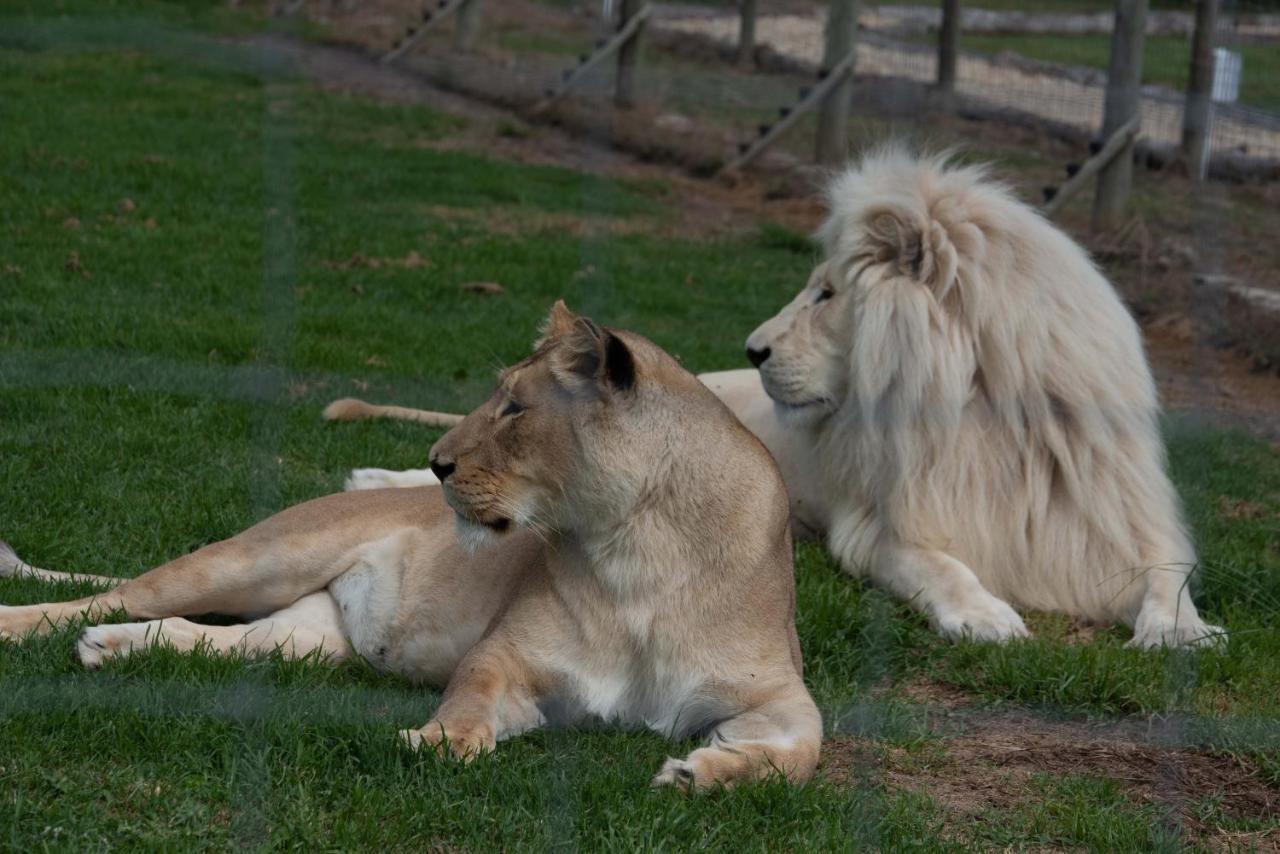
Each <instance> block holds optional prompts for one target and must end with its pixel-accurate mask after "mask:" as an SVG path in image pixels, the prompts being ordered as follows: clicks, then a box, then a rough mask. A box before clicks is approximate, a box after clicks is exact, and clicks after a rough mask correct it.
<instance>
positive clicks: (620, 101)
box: [613, 0, 646, 110]
mask: <svg viewBox="0 0 1280 854" xmlns="http://www.w3.org/2000/svg"><path fill="white" fill-rule="evenodd" d="M645 3H646V0H622V19H621V20H620V21H619V22H618V28H619V29H622V28H623V27H625V26H626V25H627V23H628V22H629V21H630V20H631V19H632V18H633V17H634V16H635V15H636V14H638V13H639V12H640V10H641V9H642V8H644V5H645ZM643 31H644V25H643V24H641V26H640V27H639V28H638V29H637V30H636V34H635V35H634V36H632V37H631V38H630V39H628V40H627V42H626V43H625V44H624V45H622V47H621V48H620V49H619V50H618V76H617V80H616V83H615V88H614V91H613V103H614V106H616V107H618V108H620V109H623V110H629V109H631V108H632V107H634V106H635V105H636V65H637V64H638V63H639V62H640V38H641V33H642V32H643Z"/></svg>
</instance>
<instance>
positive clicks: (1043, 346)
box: [326, 150, 1221, 647]
mask: <svg viewBox="0 0 1280 854" xmlns="http://www.w3.org/2000/svg"><path fill="white" fill-rule="evenodd" d="M827 202H828V206H829V209H830V215H829V217H828V219H827V221H826V223H825V224H824V225H823V226H822V228H821V230H820V232H819V236H820V237H821V240H822V242H823V244H824V246H825V249H826V259H825V260H824V261H823V262H822V263H821V264H819V265H818V267H817V269H816V270H814V271H813V273H812V275H811V276H810V277H809V281H808V283H807V284H806V285H805V287H804V288H803V289H801V291H800V293H799V294H798V295H797V296H796V297H795V299H794V300H793V301H792V302H791V304H790V305H788V306H786V307H785V308H784V309H783V310H782V311H781V312H780V313H779V314H778V315H777V316H776V317H774V318H772V319H770V320H768V321H766V322H765V323H764V324H762V325H761V326H760V327H759V328H758V329H757V330H755V332H753V333H752V334H751V336H750V337H749V338H748V339H747V343H746V346H747V355H748V358H749V359H750V361H751V362H752V363H753V364H754V365H756V367H757V368H758V370H741V371H726V372H720V373H712V374H703V375H701V377H700V379H702V381H703V382H704V383H706V384H707V385H708V386H709V387H710V388H711V389H712V390H713V391H714V392H715V393H716V394H717V395H719V396H720V397H721V399H722V400H724V402H725V403H726V404H727V405H728V406H729V407H730V409H732V410H733V411H734V413H735V414H736V415H737V416H738V417H739V418H740V419H741V420H742V421H743V423H744V424H745V425H746V426H747V427H748V428H749V429H750V430H751V431H752V432H753V433H755V434H756V435H757V436H758V437H760V439H761V440H762V441H763V442H764V443H765V445H767V446H768V448H769V450H770V452H771V453H772V454H773V456H774V457H775V458H776V460H777V462H778V465H779V468H780V469H781V470H782V474H783V477H784V478H785V480H786V484H787V488H788V490H789V491H790V493H791V508H792V513H793V517H794V520H795V524H796V527H797V529H799V530H800V531H804V532H812V533H814V534H816V535H819V536H821V537H823V538H824V539H825V541H826V543H827V546H828V548H829V549H830V550H831V553H832V554H833V555H834V556H835V557H836V559H837V560H839V562H840V563H841V565H842V566H843V567H844V568H845V569H846V570H847V571H849V572H850V573H852V574H855V575H866V576H869V577H870V578H871V579H873V580H874V581H876V582H877V583H879V584H881V585H883V586H885V587H887V588H888V589H890V590H892V591H893V592H894V593H896V594H898V595H899V596H902V597H903V598H905V599H909V600H910V601H911V602H912V604H913V605H914V606H915V607H917V608H919V609H920V610H921V611H923V612H924V614H925V615H926V616H927V617H928V619H929V621H930V622H931V623H932V625H933V626H934V627H935V629H936V630H937V631H939V632H940V633H941V634H943V635H944V636H946V637H950V638H960V637H970V638H975V639H979V640H995V641H1001V640H1006V639H1009V638H1015V637H1021V636H1024V635H1026V634H1027V628H1026V626H1025V625H1024V624H1023V621H1022V618H1021V617H1020V616H1019V615H1018V613H1017V611H1015V610H1014V608H1015V606H1016V607H1020V608H1034V609H1038V610H1046V611H1061V612H1065V613H1067V614H1072V615H1075V616H1078V617H1083V618H1086V619H1089V620H1092V621H1097V622H1113V621H1119V622H1123V623H1125V624H1127V625H1130V626H1132V627H1133V630H1134V631H1133V640H1132V643H1133V644H1134V645H1135V646H1141V647H1155V646H1161V645H1179V644H1190V643H1199V642H1203V641H1209V640H1213V639H1215V638H1217V637H1220V636H1221V630H1220V629H1218V628H1216V627H1214V626H1210V625H1207V624H1206V623H1205V622H1204V621H1203V620H1201V619H1200V616H1199V615H1198V614H1197V613H1196V608H1195V605H1194V604H1193V603H1192V601H1191V595H1190V592H1189V590H1188V580H1189V578H1190V575H1191V571H1192V569H1193V568H1194V566H1195V563H1196V556H1195V551H1194V549H1193V548H1192V546H1191V542H1190V538H1189V537H1188V535H1187V533H1186V529H1185V526H1184V524H1183V522H1182V519H1181V513H1180V508H1179V503H1178V497H1177V494H1176V493H1175V491H1174V489H1173V485H1172V484H1171V483H1170V481H1169V478H1168V476H1167V475H1166V473H1165V459H1164V447H1163V444H1162V442H1161V438H1160V430H1159V423H1158V419H1159V414H1160V410H1159V404H1158V402H1157V399H1156V390H1155V384H1154V383H1153V381H1152V378H1151V371H1150V368H1149V367H1148V365H1147V360H1146V358H1145V356H1144V354H1143V351H1142V339H1141V336H1140V335H1139V332H1138V327H1137V325H1136V324H1135V323H1134V322H1133V319H1132V318H1131V317H1130V316H1129V314H1128V312H1127V311H1126V310H1125V307H1124V305H1123V303H1121V301H1120V299H1119V298H1118V296H1117V295H1116V292H1115V290H1114V289H1113V288H1112V286H1111V284H1110V283H1109V282H1107V280H1106V279H1105V278H1104V277H1103V276H1102V275H1101V273H1099V271H1098V269H1097V268H1096V267H1095V266H1094V265H1093V263H1092V262H1091V261H1090V260H1089V258H1088V256H1087V255H1086V254H1085V252H1084V251H1083V250H1082V249H1081V248H1080V247H1079V246H1078V245H1077V244H1076V243H1075V242H1074V241H1072V240H1071V239H1070V238H1069V237H1068V236H1067V235H1065V234H1063V233H1062V232H1061V231H1060V230H1058V229H1057V228H1055V227H1054V226H1053V225H1052V224H1051V223H1049V222H1048V221H1046V220H1045V219H1044V218H1043V217H1042V216H1041V215H1040V214H1039V213H1038V212H1037V211H1035V210H1033V209H1031V208H1029V207H1028V206H1027V205H1025V204H1023V203H1022V202H1020V201H1018V200H1017V199H1015V198H1014V197H1013V196H1012V194H1010V193H1009V192H1008V191H1007V190H1006V189H1005V188H1004V187H1002V186H1001V185H999V184H997V183H996V182H994V181H992V180H991V179H990V178H989V176H988V174H987V172H986V171H985V170H984V169H982V168H980V167H973V166H968V167H960V166H956V165H954V164H952V163H950V162H949V161H948V160H947V159H946V158H944V157H923V158H921V157H915V156H912V155H909V154H907V153H905V152H903V151H899V150H888V151H883V152H879V153H876V154H873V155H871V156H868V157H866V158H865V159H864V160H863V161H862V162H861V163H859V164H856V165H854V166H852V167H850V168H849V169H848V170H847V171H845V172H844V173H843V174H841V175H839V176H837V177H835V178H834V180H833V181H832V182H831V184H830V186H829V188H828V191H827ZM376 415H392V416H397V417H403V416H404V411H403V410H400V411H396V410H391V411H387V410H385V409H383V408H379V407H369V406H368V405H367V404H363V403H361V402H358V401H338V402H335V403H334V404H333V405H331V406H330V408H329V409H328V410H327V411H326V416H327V417H330V418H354V417H367V416H376ZM448 417H449V416H442V415H440V414H439V413H426V417H425V420H427V421H429V422H434V423H447V419H448ZM424 479H426V480H429V479H430V472H427V471H416V472H415V471H409V472H386V471H383V470H380V469H358V470H356V471H355V472H353V473H352V476H351V478H350V479H349V481H348V488H352V489H360V488H368V487H370V486H373V485H379V486H407V485H412V484H415V483H421V482H423V480H424Z"/></svg>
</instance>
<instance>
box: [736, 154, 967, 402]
mask: <svg viewBox="0 0 1280 854" xmlns="http://www.w3.org/2000/svg"><path fill="white" fill-rule="evenodd" d="M977 174H979V170H977V169H974V168H971V167H959V168H957V167H953V166H949V165H948V164H947V162H946V159H945V158H935V159H933V160H925V161H923V166H922V161H920V160H918V159H916V158H913V157H910V156H908V155H906V154H904V153H902V152H896V151H888V152H882V153H879V154H876V155H872V156H870V157H868V158H867V159H865V160H864V161H863V162H862V163H860V164H858V165H856V166H854V167H852V168H850V169H849V170H848V171H847V172H845V173H844V174H842V175H840V176H839V177H837V178H836V179H835V180H834V181H832V183H831V185H830V186H829V187H828V190H827V200H828V206H829V209H830V211H831V213H830V215H829V217H828V218H827V221H826V223H825V224H824V225H823V226H822V228H821V229H820V231H819V233H818V236H819V238H820V239H821V240H822V242H823V244H824V247H825V249H826V255H827V258H826V260H825V261H823V262H822V263H820V264H819V265H818V266H817V268H816V269H814V271H813V273H812V274H811V275H810V277H809V281H808V283H807V284H806V285H805V286H804V288H803V289H802V290H801V291H800V293H799V294H798V295H797V296H796V297H795V298H794V299H793V300H792V301H791V303H790V304H788V305H787V306H786V307H785V308H783V309H782V311H780V312H779V313H778V314H777V315H775V316H774V317H772V318H770V319H769V320H767V321H765V322H764V323H763V324H761V325H760V326H759V328H757V329H756V330H755V331H754V332H752V333H751V335H750V337H748V338H747V342H746V347H747V357H748V358H749V359H750V360H751V362H752V364H754V365H755V366H756V367H757V368H759V370H760V378H761V380H762V382H763V384H764V388H765V391H766V392H767V393H768V394H769V396H770V397H771V398H772V399H773V400H774V402H775V404H776V406H777V410H778V413H779V416H780V417H782V418H785V419H787V420H789V421H791V422H793V423H795V422H798V423H801V424H818V423H821V422H822V421H824V420H825V419H826V418H827V417H828V416H830V415H831V414H832V413H834V412H836V411H838V410H840V409H842V408H843V407H844V406H845V404H846V403H847V402H849V401H850V400H851V399H856V400H857V401H860V402H861V404H862V405H863V407H864V408H874V407H875V406H877V402H878V401H880V400H881V398H882V396H883V395H884V394H885V393H886V392H893V391H907V392H909V393H918V389H914V388H910V389H900V388H898V386H901V385H903V384H906V385H911V386H914V385H915V384H916V383H918V382H922V381H927V379H928V377H929V376H930V375H931V374H932V373H933V372H934V371H935V368H937V367H938V366H939V364H940V363H942V362H947V361H949V362H950V363H951V364H948V365H943V366H942V369H944V370H950V369H952V368H953V367H956V366H957V365H958V363H959V362H961V361H963V360H964V359H963V357H957V356H955V355H954V353H952V352H944V351H948V350H955V349H957V348H958V347H959V344H960V342H959V341H958V340H952V339H954V338H955V332H956V330H955V329H954V328H953V323H952V319H953V318H955V317H957V316H960V315H964V314H965V312H963V311H961V310H960V308H961V306H960V303H961V299H962V296H971V295H962V294H961V291H962V290H963V289H964V288H965V287H966V285H965V281H964V279H965V276H964V275H963V273H962V272H961V271H962V269H963V268H964V267H965V266H966V265H967V264H974V263H976V261H975V258H976V256H980V255H981V254H982V251H983V233H982V230H981V225H982V221H981V218H982V215H983V213H984V212H983V205H982V199H981V198H976V199H975V198H974V197H975V196H976V195H978V194H977V192H976V191H974V190H972V189H970V186H971V185H973V184H974V183H975V180H974V176H975V175H977ZM940 199H946V201H945V202H943V201H939V200H940ZM974 272H975V269H974V268H973V267H970V269H969V273H970V274H971V275H970V278H972V277H973V276H972V274H973V273H974ZM974 307H975V306H974V305H973V304H972V302H971V303H970V305H968V306H966V307H965V308H966V310H967V312H968V317H967V318H966V319H967V320H969V321H972V319H973V318H972V310H973V309H974ZM864 414H868V413H864Z"/></svg>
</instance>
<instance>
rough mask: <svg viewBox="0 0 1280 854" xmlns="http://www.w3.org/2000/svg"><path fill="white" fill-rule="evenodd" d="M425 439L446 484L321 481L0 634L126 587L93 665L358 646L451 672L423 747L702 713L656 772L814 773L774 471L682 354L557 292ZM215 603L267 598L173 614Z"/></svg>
mask: <svg viewBox="0 0 1280 854" xmlns="http://www.w3.org/2000/svg"><path fill="white" fill-rule="evenodd" d="M619 366H621V367H619ZM623 369H625V370H626V374H625V376H624V375H623V373H622V371H623ZM611 372H612V373H611ZM517 397H518V398H519V400H520V401H521V402H520V404H519V405H518V406H517V404H516V403H515V400H516V398H517ZM432 456H433V461H434V463H433V464H434V465H435V467H436V468H437V470H438V471H441V472H443V473H444V474H443V475H442V476H443V477H444V479H445V483H444V485H443V486H427V487H421V488H416V489H383V490H365V491H358V492H346V493H341V494H338V495H332V496H327V497H324V498H320V499H316V500H314V501H310V502H307V503H305V504H301V505H298V506H296V507H293V508H290V509H288V510H285V511H283V512H281V513H279V514H277V515H275V516H273V517H271V518H270V519H267V520H265V521H264V522H262V523H260V524H258V525H256V526H254V527H252V528H250V529H248V530H247V531H245V532H243V533H241V534H239V535H237V536H235V537H232V538H231V539H229V540H225V541H223V542H220V543H215V544H213V545H210V546H206V547H205V548H203V549H200V550H199V551H196V552H194V553H192V554H190V555H187V556H185V557H181V558H178V559H177V560H175V561H173V562H171V563H168V564H165V565H164V566H161V567H158V568H156V569H154V570H152V571H150V572H148V573H146V574H144V575H142V576H140V577H138V578H136V579H133V580H129V581H125V582H124V583H121V584H119V586H115V587H114V588H113V589H111V590H109V591H107V592H105V593H103V594H101V595H99V596H95V597H89V598H86V599H82V600H77V601H74V602H66V603H53V604H47V605H32V606H23V607H3V606H0V632H3V633H7V634H9V635H15V636H16V635H21V634H23V633H26V632H28V631H32V630H37V631H38V630H41V629H42V628H47V627H48V626H50V625H53V624H56V623H59V622H63V621H65V620H68V619H71V618H74V617H77V616H81V615H84V616H88V617H89V618H90V619H96V618H99V617H101V616H102V615H103V614H105V613H108V612H110V611H112V610H117V609H122V610H124V611H125V612H126V613H127V614H128V615H129V616H130V617H132V618H134V619H143V620H146V621H147V622H138V623H125V624H116V625H102V626H94V627H91V628H89V629H87V630H86V631H85V634H84V635H83V637H82V639H81V642H80V646H79V651H80V656H81V658H82V660H83V661H84V662H85V663H86V664H88V665H93V666H96V665H97V664H100V663H101V662H102V661H103V660H104V659H106V658H110V657H113V656H117V655H124V654H128V653H129V652H130V651H132V650H136V649H141V648H145V647H146V646H148V645H150V644H154V643H156V642H158V641H162V640H163V641H166V642H168V643H172V644H174V645H176V646H178V647H180V648H185V649H191V648H193V647H195V646H196V645H198V644H209V645H211V646H212V648H214V649H218V650H231V649H250V650H252V649H257V650H270V649H280V650H281V651H282V652H284V653H285V654H289V655H304V654H308V653H311V652H314V651H322V652H325V653H328V654H330V655H332V656H334V657H335V658H341V657H342V656H344V655H348V654H350V653H351V652H354V653H356V654H358V655H360V656H361V657H363V658H365V659H366V660H368V661H369V662H370V663H371V664H373V665H374V666H375V667H377V668H380V669H383V670H386V671H389V672H394V673H398V674H401V675H404V676H407V677H409V678H412V679H415V680H419V681H423V682H427V683H429V684H433V685H446V684H447V686H448V687H447V689H446V691H445V696H444V700H443V702H442V704H441V705H440V707H439V709H437V711H436V715H435V718H434V719H433V720H432V721H431V722H429V723H428V724H427V725H426V726H425V727H423V728H422V729H420V730H413V731H407V732H406V733H405V738H406V739H407V740H408V741H409V742H410V744H412V745H414V746H417V745H420V744H431V745H438V744H440V743H442V742H447V744H448V747H449V749H450V750H452V751H453V752H455V753H456V754H458V755H468V754H472V753H476V752H481V751H485V750H488V749H491V748H492V747H493V746H494V745H495V744H496V742H497V741H500V740H501V739H503V738H506V737H509V736H512V735H515V734H518V733H520V732H523V731H525V730H528V729H532V728H535V727H538V726H542V725H545V724H565V725H567V724H573V723H575V722H577V721H579V720H582V719H584V718H587V717H596V718H600V719H603V720H606V721H619V722H622V723H624V724H627V725H633V726H648V727H651V728H654V729H656V730H658V731H660V732H663V733H665V734H668V735H671V736H675V737H683V736H686V735H690V734H694V733H709V734H710V736H711V741H710V743H709V745H708V746H707V747H704V748H701V749H699V750H696V751H694V752H693V753H692V754H691V755H690V756H689V757H688V758H687V759H685V760H676V759H671V760H669V761H668V762H667V764H666V765H665V766H664V767H663V769H662V771H661V772H660V773H659V775H658V777H656V778H655V783H674V784H679V785H693V786H697V787H705V786H710V785H716V784H725V785H732V784H734V783H737V782H741V781H744V780H750V779H756V778H760V777H764V776H768V775H769V774H772V773H775V772H777V773H782V774H784V775H786V776H787V777H788V778H790V779H793V780H797V781H800V780H804V779H807V778H808V777H809V776H811V775H812V773H813V771H814V769H815V768H816V765H817V756H818V748H819V744H820V741H821V720H820V718H819V715H818V711H817V708H816V707H815V706H814V704H813V700H812V699H811V698H810V697H809V694H808V692H807V691H806V689H805V687H804V683H803V681H802V678H801V663H800V654H799V644H798V642H797V638H796V631H795V625H794V598H795V597H794V587H793V580H792V568H791V542H790V537H789V536H788V529H787V519H788V512H787V504H786V491H785V488H784V486H783V483H782V479H781V477H780V475H779V474H778V471H777V469H776V467H775V466H774V465H773V463H772V461H771V459H770V458H769V455H768V453H767V452H766V450H765V449H764V447H763V446H761V445H760V443H759V442H758V441H757V440H756V439H755V438H754V437H753V436H752V435H751V434H750V433H749V432H747V431H746V430H745V429H743V428H742V427H741V425H739V424H738V423H737V422H736V420H735V419H734V418H733V416H732V414H731V413H730V412H729V411H728V410H727V409H726V408H725V407H724V406H723V405H722V404H721V403H720V402H719V401H718V400H717V399H716V398H715V396H714V395H712V394H710V393H709V392H708V391H707V390H706V389H705V388H704V387H703V386H701V385H700V384H699V383H698V382H697V381H696V380H695V379H694V378H693V376H692V375H690V374H688V373H687V372H685V371H683V370H682V369H681V368H679V366H678V365H677V364H676V362H675V361H674V360H673V359H671V357H670V356H668V355H666V354H665V353H663V352H662V351H661V350H659V349H658V348H657V347H655V346H653V345H652V344H650V343H648V342H647V341H645V340H644V339H641V338H639V337H637V336H632V335H629V334H627V333H618V332H613V331H609V330H600V329H599V328H598V327H596V326H595V325H594V324H591V323H590V322H589V321H586V320H584V319H582V318H575V317H573V316H572V315H570V314H568V312H567V311H566V310H564V309H563V308H562V307H558V308H557V310H556V311H554V312H553V314H552V320H551V329H550V331H549V334H548V338H547V339H546V340H545V341H544V342H543V343H542V345H541V346H540V348H539V351H538V353H536V354H535V356H534V357H532V358H531V359H529V360H526V361H525V362H523V363H521V364H520V365H517V366H515V367H514V368H510V369H508V370H507V371H505V372H504V374H503V379H502V382H501V385H500V388H499V391H498V392H496V393H495V395H494V398H493V399H491V400H490V401H489V402H488V403H487V404H485V405H484V406H482V407H481V408H480V409H478V410H476V412H474V413H472V414H471V415H469V416H467V418H466V419H464V420H462V422H461V423H460V424H458V425H457V426H456V427H455V428H454V429H453V430H452V431H451V432H450V433H448V434H446V436H445V437H444V438H442V439H441V440H440V442H438V443H437V444H436V446H435V448H433V450H432ZM445 459H447V460H448V463H447V464H446V463H444V462H443V461H444V460H445ZM499 531H501V532H502V533H500V534H499V533H497V532H499ZM708 531H715V532H716V535H715V536H710V537H709V536H707V532H708ZM15 571H16V572H21V573H29V574H37V575H41V574H42V575H44V576H46V577H48V576H56V575H57V574H56V573H50V572H48V571H45V570H34V569H33V568H30V567H27V566H26V565H25V564H22V563H21V562H20V561H18V560H17V558H16V555H13V553H12V552H11V551H10V550H8V549H7V547H4V548H0V573H13V572H15ZM104 580H106V581H110V580H109V579H104ZM210 612H217V613H223V614H231V615H242V616H245V617H255V616H258V615H262V614H265V615H266V616H262V617H260V618H259V619H256V620H255V621H254V622H251V623H246V624H244V625H240V626H201V625H197V624H195V623H192V622H189V621H187V620H185V619H182V616H183V615H191V614H201V613H210Z"/></svg>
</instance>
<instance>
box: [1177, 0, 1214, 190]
mask: <svg viewBox="0 0 1280 854" xmlns="http://www.w3.org/2000/svg"><path fill="white" fill-rule="evenodd" d="M1218 5H1219V0H1196V29H1195V32H1194V33H1193V34H1192V36H1191V74H1190V76H1189V78H1188V79H1187V97H1186V103H1185V105H1184V106H1183V110H1182V156H1183V157H1184V158H1185V159H1186V162H1187V166H1188V167H1189V168H1190V170H1191V174H1192V175H1193V176H1194V177H1195V178H1197V179H1199V180H1203V179H1204V176H1205V172H1206V171H1207V169H1206V167H1207V166H1208V165H1209V137H1210V134H1209V132H1210V129H1211V128H1212V126H1213V73H1214V62H1213V48H1214V42H1215V41H1216V40H1217V38H1216V37H1217V34H1218Z"/></svg>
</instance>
